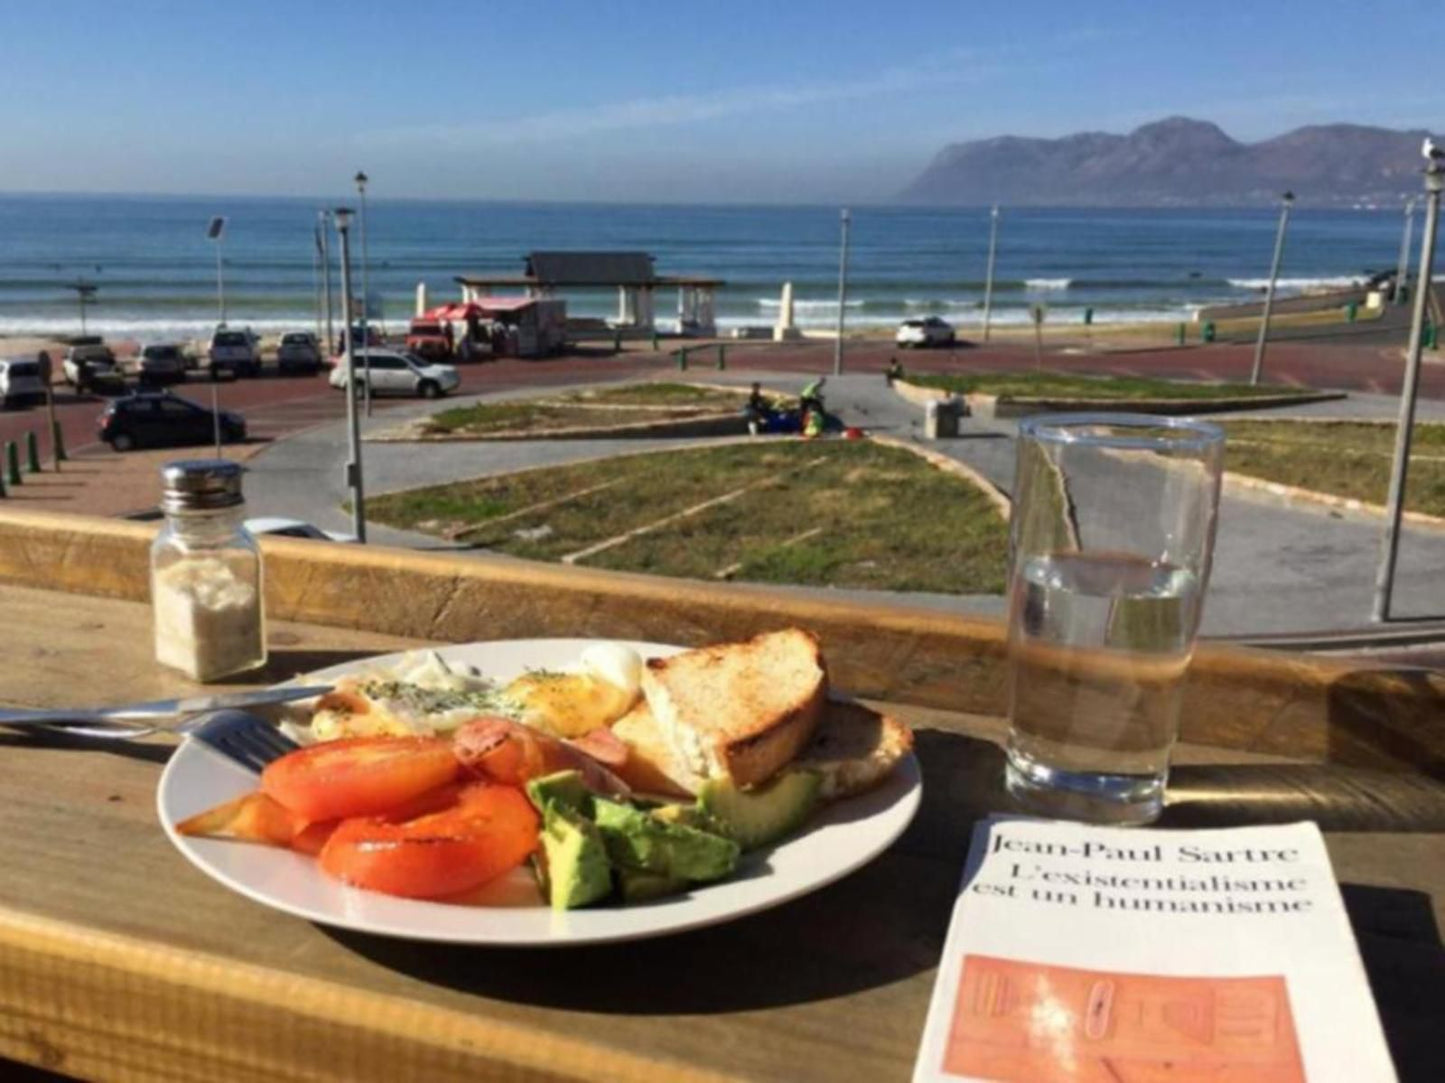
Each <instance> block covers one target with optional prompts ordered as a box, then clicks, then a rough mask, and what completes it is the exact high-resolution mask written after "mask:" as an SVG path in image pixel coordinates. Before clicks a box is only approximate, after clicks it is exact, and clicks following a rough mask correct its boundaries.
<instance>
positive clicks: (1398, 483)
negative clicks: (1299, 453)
mask: <svg viewBox="0 0 1445 1083" xmlns="http://www.w3.org/2000/svg"><path fill="white" fill-rule="evenodd" d="M1423 153H1424V155H1425V159H1426V161H1427V163H1428V164H1427V165H1426V166H1425V235H1424V237H1423V238H1422V239H1421V241H1420V288H1419V289H1417V290H1416V291H1415V313H1414V318H1413V319H1411V321H1410V347H1409V349H1408V350H1407V351H1406V354H1405V379H1404V382H1403V384H1402V385H1401V387H1400V420H1399V421H1398V422H1397V423H1396V427H1395V460H1394V463H1393V465H1392V466H1391V468H1390V498H1389V501H1388V504H1387V506H1386V510H1385V537H1384V543H1383V546H1382V552H1381V554H1380V570H1379V574H1378V575H1377V576H1376V578H1375V612H1374V617H1375V620H1377V621H1387V620H1389V619H1390V602H1391V599H1392V596H1393V594H1394V591H1395V563H1396V560H1397V559H1398V558H1399V555H1400V520H1401V518H1402V516H1403V515H1404V510H1405V476H1406V474H1407V473H1408V472H1409V469H1410V439H1411V437H1412V436H1413V431H1412V430H1413V429H1414V427H1415V396H1416V395H1417V394H1418V393H1419V390H1420V351H1421V348H1422V347H1423V346H1424V340H1425V316H1426V311H1427V309H1428V307H1429V304H1430V282H1431V275H1432V274H1433V273H1434V269H1435V230H1436V227H1437V226H1438V225H1439V221H1440V192H1441V189H1445V150H1441V149H1439V148H1437V147H1436V146H1435V145H1434V144H1433V143H1432V142H1431V141H1430V140H1429V139H1427V140H1425V146H1424V151H1423Z"/></svg>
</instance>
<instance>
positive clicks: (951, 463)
mask: <svg viewBox="0 0 1445 1083" xmlns="http://www.w3.org/2000/svg"><path fill="white" fill-rule="evenodd" d="M868 439H870V440H872V441H873V442H874V443H875V444H881V445H882V446H883V447H896V448H902V449H903V450H904V451H911V452H913V454H915V455H917V456H918V457H919V458H920V459H926V460H927V461H928V462H930V463H932V464H933V465H934V466H936V467H938V468H939V469H940V470H943V471H945V472H946V473H949V474H954V475H956V476H957V477H960V478H963V479H964V480H965V481H970V482H972V483H973V484H974V485H975V486H977V487H978V488H979V489H981V490H983V494H984V496H986V497H988V502H989V503H990V504H992V505H993V507H994V510H995V511H997V512H998V513H999V517H1000V518H1002V519H1003V521H1004V522H1008V521H1009V516H1010V515H1011V514H1012V513H1013V502H1012V501H1011V500H1009V498H1008V497H1007V496H1005V495H1004V493H1003V490H1001V489H1000V488H999V487H998V486H997V485H995V484H994V483H993V482H991V481H989V480H988V478H986V477H984V476H983V475H982V474H980V473H979V472H978V471H977V470H975V469H974V468H973V467H971V466H968V465H967V464H965V463H961V462H959V461H958V460H957V459H950V458H949V457H948V456H947V455H943V454H940V453H939V452H937V451H932V450H930V449H929V448H925V447H919V446H918V445H917V444H913V443H909V442H908V441H907V440H900V439H899V438H898V437H896V436H869V437H868Z"/></svg>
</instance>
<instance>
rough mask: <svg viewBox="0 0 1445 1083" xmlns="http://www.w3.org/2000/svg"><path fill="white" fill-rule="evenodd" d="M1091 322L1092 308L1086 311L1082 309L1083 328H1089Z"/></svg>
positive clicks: (1092, 320)
mask: <svg viewBox="0 0 1445 1083" xmlns="http://www.w3.org/2000/svg"><path fill="white" fill-rule="evenodd" d="M1093 322H1094V310H1093V309H1092V308H1086V309H1084V326H1085V327H1090V326H1092V325H1093Z"/></svg>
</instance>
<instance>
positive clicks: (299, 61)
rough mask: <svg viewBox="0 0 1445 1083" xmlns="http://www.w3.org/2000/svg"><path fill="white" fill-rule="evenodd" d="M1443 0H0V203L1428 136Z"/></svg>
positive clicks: (862, 168) (453, 185)
mask: <svg viewBox="0 0 1445 1083" xmlns="http://www.w3.org/2000/svg"><path fill="white" fill-rule="evenodd" d="M1442 56H1445V2H1441V0H1394V2H1374V3H1372V2H1370V0H1365V2H1363V3H1360V2H1358V0H1355V2H1337V0H1310V2H1308V3H1304V2H1300V0H1263V2H1254V3H1244V2H1238V0H1215V2H1208V0H1182V2H1181V0H1153V2H1142V3H1132V2H1130V3H1114V2H1109V0H1095V2H1091V3H1080V2H1078V0H1068V2H1051V3H1027V2H1022V0H1020V2H1016V3H1012V4H996V3H982V2H973V3H970V2H967V0H953V2H948V0H932V2H924V0H918V2H912V0H891V2H887V3H880V2H878V0H868V2H861V0H831V2H828V0H772V2H757V0H724V2H720V3H719V2H716V0H713V2H708V3H703V2H698V0H670V2H665V3H663V2H656V3H655V2H653V0H628V2H622V0H532V2H528V3H517V2H511V3H499V2H495V0H494V2H491V3H487V2H481V3H473V4H470V5H469V4H465V3H459V2H458V0H448V2H445V3H437V2H433V0H409V2H406V3H402V2H400V0H391V2H368V0H349V2H347V3H344V4H342V3H331V2H323V0H310V2H308V0H291V2H289V3H271V2H266V0H247V2H246V3H225V4H222V3H214V2H209V0H193V2H190V3H167V2H159V0H125V2H119V3H118V2H115V0H104V2H90V0H48V2H47V3H45V4H39V3H27V2H23V0H0V101H3V102H5V103H6V104H5V106H4V108H3V109H0V190H8V191H108V192H205V193H255V194H294V195H322V194H329V193H332V192H335V191H339V190H341V189H342V188H344V187H345V185H346V180H347V178H349V177H350V175H351V174H352V173H353V172H355V170H356V168H357V167H358V166H361V167H363V168H365V169H366V170H367V172H368V173H370V174H371V175H372V178H373V191H374V192H375V194H376V195H377V196H385V195H393V196H411V197H458V198H505V199H605V200H639V201H642V200H676V201H681V202H694V201H760V202H771V201H783V202H812V201H820V202H821V201H835V200H862V201H867V200H886V199H887V198H888V196H889V195H890V193H892V192H894V191H896V190H897V189H898V188H900V187H901V186H902V185H904V184H905V183H906V182H907V181H908V180H909V179H910V178H911V177H912V176H913V175H914V174H916V173H917V172H918V171H919V170H920V169H921V168H922V167H923V166H924V165H925V164H926V163H927V161H928V160H929V158H930V157H931V156H932V155H933V154H934V153H935V152H936V151H937V150H938V149H939V148H940V147H942V146H943V145H944V144H946V143H948V142H950V141H955V140H962V139H971V138H981V137H986V136H990V135H997V134H1003V133H1014V134H1025V135H1041V136H1051V135H1061V134H1065V133H1067V132H1071V131H1076V130H1081V129H1104V130H1110V131H1126V130H1128V129H1129V128H1131V127H1134V126H1136V125H1137V124H1140V123H1143V122H1146V121H1149V120H1152V119H1157V118H1159V117H1162V116H1167V115H1171V114H1179V113H1182V114H1186V115H1190V116H1196V117H1201V118H1204V119H1209V120H1214V121H1216V122H1217V123H1219V124H1220V125H1222V126H1223V127H1224V129H1225V130H1226V131H1228V132H1229V133H1230V134H1231V135H1234V136H1236V137H1237V138H1243V139H1256V138H1261V137H1267V136H1270V135H1274V134H1277V133H1279V132H1281V131H1285V130H1288V129H1289V128H1293V127H1296V126H1298V125H1301V124H1309V123H1318V122H1325V121H1334V120H1347V121H1355V122H1360V123H1369V124H1384V125H1389V126H1394V127H1428V128H1433V129H1435V130H1436V131H1439V130H1440V129H1441V128H1445V79H1442V78H1441V77H1440V72H1441V70H1442V68H1441V63H1442Z"/></svg>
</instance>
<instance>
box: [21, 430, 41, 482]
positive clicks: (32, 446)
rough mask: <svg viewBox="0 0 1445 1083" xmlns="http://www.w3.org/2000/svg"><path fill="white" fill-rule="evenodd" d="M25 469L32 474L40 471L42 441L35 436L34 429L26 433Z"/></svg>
mask: <svg viewBox="0 0 1445 1083" xmlns="http://www.w3.org/2000/svg"><path fill="white" fill-rule="evenodd" d="M25 460H26V461H25V469H26V470H28V471H29V472H30V473H32V474H38V473H40V441H39V440H37V439H36V438H35V430H34V429H32V430H30V431H29V432H27V433H26V434H25Z"/></svg>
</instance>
